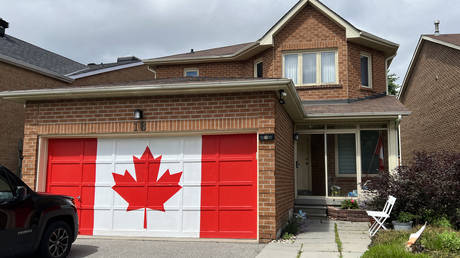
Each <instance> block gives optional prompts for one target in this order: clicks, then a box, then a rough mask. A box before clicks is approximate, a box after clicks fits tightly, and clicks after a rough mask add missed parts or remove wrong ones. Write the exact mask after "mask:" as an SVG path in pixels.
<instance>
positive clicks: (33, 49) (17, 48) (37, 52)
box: [0, 35, 86, 75]
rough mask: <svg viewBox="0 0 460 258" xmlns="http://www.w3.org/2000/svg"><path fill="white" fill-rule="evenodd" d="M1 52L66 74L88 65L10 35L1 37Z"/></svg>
mask: <svg viewBox="0 0 460 258" xmlns="http://www.w3.org/2000/svg"><path fill="white" fill-rule="evenodd" d="M0 54H2V55H5V56H8V57H11V58H14V59H17V60H20V61H23V62H25V63H28V64H31V65H35V66H38V67H40V68H42V69H46V70H49V71H52V72H55V73H57V74H60V75H66V74H69V73H72V72H75V71H78V70H81V69H85V68H86V65H84V64H81V63H78V62H76V61H73V60H71V59H69V58H66V57H63V56H61V55H58V54H56V53H53V52H51V51H48V50H45V49H43V48H40V47H37V46H35V45H32V44H30V43H27V42H25V41H23V40H20V39H18V38H15V37H13V36H10V35H5V37H0Z"/></svg>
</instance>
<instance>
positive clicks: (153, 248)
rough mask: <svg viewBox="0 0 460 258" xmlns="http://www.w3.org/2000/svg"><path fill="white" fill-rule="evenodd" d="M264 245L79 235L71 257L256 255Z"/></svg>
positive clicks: (168, 257) (169, 257)
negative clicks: (82, 236)
mask: <svg viewBox="0 0 460 258" xmlns="http://www.w3.org/2000/svg"><path fill="white" fill-rule="evenodd" d="M264 246H265V245H263V244H257V243H244V242H235V243H230V242H213V241H183V242H182V241H170V240H164V241H161V240H150V239H136V240H134V239H106V238H86V237H85V238H78V239H77V241H75V243H74V244H73V246H72V250H71V252H70V257H123V258H124V257H167V258H172V257H255V256H257V254H258V253H259V252H260V251H261V250H262V249H263V248H264Z"/></svg>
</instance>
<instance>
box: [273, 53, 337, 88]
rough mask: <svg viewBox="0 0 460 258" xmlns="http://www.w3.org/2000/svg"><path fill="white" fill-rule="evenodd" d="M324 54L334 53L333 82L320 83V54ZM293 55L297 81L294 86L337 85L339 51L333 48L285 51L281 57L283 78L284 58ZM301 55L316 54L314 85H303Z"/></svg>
mask: <svg viewBox="0 0 460 258" xmlns="http://www.w3.org/2000/svg"><path fill="white" fill-rule="evenodd" d="M324 52H334V53H335V82H326V83H323V82H321V53H324ZM293 54H294V55H295V54H297V55H298V56H297V79H298V82H297V83H295V82H294V84H295V86H318V85H328V84H338V83H339V51H338V50H337V49H335V48H332V49H320V50H318V49H315V50H302V51H286V52H283V56H282V72H283V78H286V76H285V71H284V68H285V65H284V62H285V56H286V55H293ZM303 54H316V82H315V83H305V84H304V83H303V69H302V68H303V67H302V65H303Z"/></svg>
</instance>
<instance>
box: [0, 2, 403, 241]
mask: <svg viewBox="0 0 460 258" xmlns="http://www.w3.org/2000/svg"><path fill="white" fill-rule="evenodd" d="M397 49H398V45H397V44H395V43H392V42H390V41H387V40H384V39H382V38H379V37H377V36H374V35H372V34H370V33H367V32H365V31H362V30H359V29H357V28H356V27H354V26H353V25H351V24H350V23H349V22H347V21H346V20H344V19H343V18H342V17H340V16H338V15H337V14H336V13H334V12H333V11H332V10H330V9H329V8H328V7H326V6H324V5H323V4H322V3H320V2H319V1H316V0H301V1H299V2H298V3H297V4H296V5H295V6H294V7H293V8H292V9H291V10H290V11H289V12H288V13H287V14H286V15H284V16H283V17H282V18H281V20H279V21H278V22H277V23H276V24H275V25H274V26H273V27H272V28H271V29H270V30H269V31H268V32H267V33H266V34H265V35H264V36H263V37H262V38H260V39H259V40H257V41H255V42H251V43H245V44H239V45H233V46H228V47H223V48H215V49H209V50H204V51H190V53H185V54H180V55H174V56H168V57H162V58H153V59H147V60H143V62H144V63H145V66H139V67H140V68H139V67H137V68H139V69H141V68H142V67H143V68H142V69H144V70H148V71H149V72H151V73H153V74H151V75H154V77H155V79H150V80H145V79H144V78H143V77H139V78H133V77H135V76H132V77H130V78H131V81H128V80H126V81H125V82H119V83H114V82H113V81H112V79H111V78H112V76H113V77H117V76H118V77H119V76H120V75H119V73H118V72H117V71H112V72H110V73H111V76H106V78H103V77H102V76H101V77H99V78H100V79H99V81H97V82H94V83H93V84H84V86H83V87H78V86H76V87H73V88H72V89H41V90H29V91H15V92H2V93H0V97H3V98H4V99H8V100H11V101H18V102H21V103H25V105H26V121H25V124H26V126H25V143H26V146H25V152H24V173H23V174H24V176H23V178H24V180H25V181H26V182H27V183H28V184H29V185H30V186H32V187H35V188H36V189H37V190H39V191H49V192H55V193H66V194H70V195H73V196H75V197H76V198H77V199H76V200H77V204H78V207H79V210H80V228H81V233H83V234H90V235H91V234H94V235H121V236H156V237H202V238H244V239H257V240H258V241H261V242H265V241H269V240H270V239H274V238H276V237H277V236H279V234H280V232H281V230H282V228H283V227H284V226H285V225H286V223H287V221H288V219H289V217H290V216H292V213H293V211H294V206H295V205H296V206H298V207H301V206H302V205H320V206H317V207H316V208H320V209H323V208H324V207H323V206H324V205H326V203H328V204H338V203H339V202H340V201H341V200H343V199H344V198H346V197H347V196H353V197H358V196H360V195H362V194H363V191H362V190H363V189H362V188H363V187H362V185H363V184H364V183H366V182H367V181H368V180H369V179H371V178H372V177H373V176H375V175H376V174H377V172H378V170H381V169H386V170H391V169H394V168H395V167H396V166H397V165H398V137H397V133H398V123H399V121H400V119H401V116H404V115H408V114H409V112H408V110H407V109H406V108H405V107H404V106H403V105H402V104H401V103H400V102H399V101H398V100H397V99H396V98H395V97H393V96H387V86H386V71H387V69H388V66H389V65H390V64H391V61H392V59H393V58H394V56H395V55H396V52H397ZM134 68H136V67H134ZM134 68H128V69H134ZM89 73H91V71H90V72H89ZM74 76H78V75H77V74H75V75H74ZM123 76H128V75H127V74H124V75H123ZM104 80H107V82H105V81H104Z"/></svg>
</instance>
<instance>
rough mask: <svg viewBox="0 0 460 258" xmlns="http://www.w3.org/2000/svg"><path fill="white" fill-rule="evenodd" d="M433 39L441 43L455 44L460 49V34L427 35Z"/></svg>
mask: <svg viewBox="0 0 460 258" xmlns="http://www.w3.org/2000/svg"><path fill="white" fill-rule="evenodd" d="M425 36H427V37H430V38H432V39H437V40H440V41H444V42H447V43H450V44H454V45H457V46H459V47H460V34H440V35H433V34H430V35H425Z"/></svg>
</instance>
